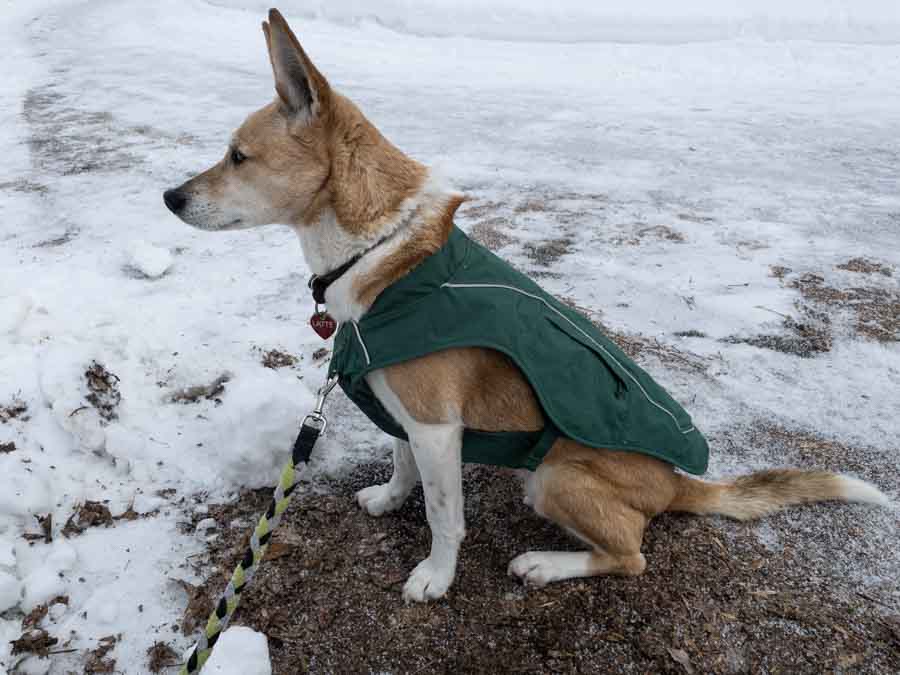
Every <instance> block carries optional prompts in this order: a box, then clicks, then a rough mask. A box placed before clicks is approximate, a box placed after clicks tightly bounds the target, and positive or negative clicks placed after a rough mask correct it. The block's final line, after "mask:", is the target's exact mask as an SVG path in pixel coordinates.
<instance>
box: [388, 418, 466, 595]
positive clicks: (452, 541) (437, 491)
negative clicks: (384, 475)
mask: <svg viewBox="0 0 900 675" xmlns="http://www.w3.org/2000/svg"><path fill="white" fill-rule="evenodd" d="M406 431H407V433H408V434H409V440H410V447H411V448H412V452H413V455H414V456H415V458H416V464H417V465H418V467H419V474H420V475H421V476H422V490H423V492H424V493H425V514H426V516H427V517H428V525H429V526H430V527H431V553H430V554H429V556H428V557H427V558H425V560H423V561H422V562H420V563H419V564H418V565H417V566H416V568H415V569H414V570H413V571H412V574H410V575H409V579H408V580H407V581H406V585H405V586H404V587H403V598H404V599H405V600H415V601H417V602H422V601H424V600H433V599H435V598H440V597H442V596H443V595H444V593H446V592H447V589H448V588H450V584H452V583H453V577H454V575H455V574H456V558H457V554H458V553H459V545H460V543H461V542H462V540H463V537H464V536H465V533H466V528H465V521H464V516H463V495H462V428H461V427H460V426H458V425H450V424H438V425H422V424H415V425H413V428H411V429H407V430H406Z"/></svg>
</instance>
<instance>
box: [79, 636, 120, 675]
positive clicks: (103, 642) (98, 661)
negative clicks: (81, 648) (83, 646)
mask: <svg viewBox="0 0 900 675" xmlns="http://www.w3.org/2000/svg"><path fill="white" fill-rule="evenodd" d="M118 641H119V638H118V637H117V636H115V635H107V636H106V637H102V638H100V640H98V644H97V647H96V649H91V650H90V651H88V652H87V653H86V654H85V659H84V672H85V675H95V674H98V673H114V672H116V660H115V659H114V658H112V657H111V656H108V654H109V653H110V652H111V651H112V650H113V649H114V648H115V646H116V643H117V642H118Z"/></svg>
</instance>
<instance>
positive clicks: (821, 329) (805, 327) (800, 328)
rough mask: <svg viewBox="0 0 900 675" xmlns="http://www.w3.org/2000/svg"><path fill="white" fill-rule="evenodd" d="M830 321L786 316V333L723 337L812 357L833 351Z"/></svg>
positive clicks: (724, 340)
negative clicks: (802, 321)
mask: <svg viewBox="0 0 900 675" xmlns="http://www.w3.org/2000/svg"><path fill="white" fill-rule="evenodd" d="M829 323H830V322H828V321H823V320H821V319H819V320H815V319H814V318H813V319H811V320H810V321H808V322H806V323H801V322H799V321H796V320H795V319H793V318H792V317H785V318H784V320H783V322H782V327H783V329H784V331H785V333H784V334H771V335H753V336H750V337H742V336H737V335H732V336H729V337H726V338H723V339H722V342H728V343H730V344H747V345H751V346H753V347H761V348H763V349H771V350H773V351H776V352H782V353H783V354H793V355H794V356H799V357H802V358H812V357H813V356H816V355H817V354H823V353H825V352H829V351H831V347H832V344H833V342H832V337H831V328H830V325H829Z"/></svg>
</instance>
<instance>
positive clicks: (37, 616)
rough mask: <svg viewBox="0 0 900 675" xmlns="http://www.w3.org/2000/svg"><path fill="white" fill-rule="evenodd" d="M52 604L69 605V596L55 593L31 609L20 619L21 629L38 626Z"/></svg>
mask: <svg viewBox="0 0 900 675" xmlns="http://www.w3.org/2000/svg"><path fill="white" fill-rule="evenodd" d="M53 605H66V606H68V605H69V596H68V595H57V596H56V597H55V598H53V600H50V601H49V602H44V603H42V604H40V605H38V606H37V607H35V608H34V609H33V610H31V611H30V612H29V613H28V614H26V615H25V617H24V618H23V619H22V630H27V629H29V628H39V627H40V625H41V621H43V620H44V618H46V616H47V614H48V613H49V612H50V608H51V607H52V606H53Z"/></svg>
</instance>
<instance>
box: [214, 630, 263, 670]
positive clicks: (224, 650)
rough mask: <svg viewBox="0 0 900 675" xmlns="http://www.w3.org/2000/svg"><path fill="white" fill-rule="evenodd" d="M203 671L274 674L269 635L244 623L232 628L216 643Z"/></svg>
mask: <svg viewBox="0 0 900 675" xmlns="http://www.w3.org/2000/svg"><path fill="white" fill-rule="evenodd" d="M203 672H204V673H207V674H208V675H272V665H271V664H270V663H269V644H268V643H267V642H266V636H265V635H263V634H261V633H257V632H256V631H254V630H251V629H250V628H246V627H244V626H233V627H231V628H229V629H228V630H226V631H225V632H224V633H222V637H221V638H219V641H218V642H217V643H216V649H215V651H214V652H213V654H212V656H211V657H210V659H209V661H207V662H206V666H204V668H203Z"/></svg>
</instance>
